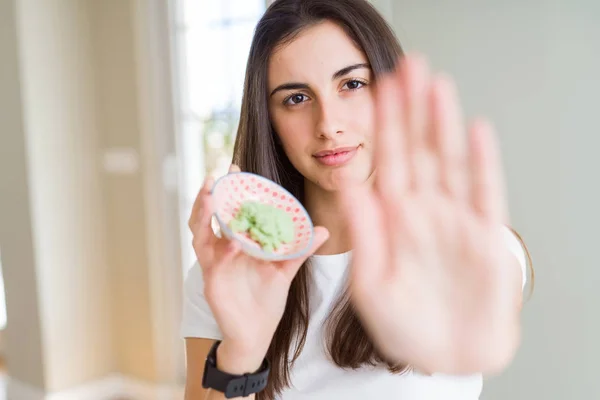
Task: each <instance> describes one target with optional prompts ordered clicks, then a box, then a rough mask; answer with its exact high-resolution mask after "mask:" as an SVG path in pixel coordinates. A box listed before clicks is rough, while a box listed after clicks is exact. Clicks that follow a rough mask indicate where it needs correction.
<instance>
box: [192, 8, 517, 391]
mask: <svg viewBox="0 0 600 400" xmlns="http://www.w3.org/2000/svg"><path fill="white" fill-rule="evenodd" d="M234 164H237V165H239V168H241V170H243V171H248V172H253V173H256V174H260V175H262V176H265V177H267V178H269V179H272V180H274V181H275V182H278V183H279V184H281V185H282V186H284V187H285V188H286V189H288V190H289V191H290V192H291V193H293V194H294V195H295V196H296V197H298V198H299V199H300V200H301V201H302V202H303V204H304V205H305V207H306V209H307V211H308V213H309V214H310V216H311V218H312V219H313V221H314V223H315V225H316V226H317V227H316V229H315V240H314V245H313V247H312V249H311V252H310V253H311V255H310V256H309V257H308V258H303V259H297V260H293V261H286V262H279V263H269V262H263V261H259V260H256V259H253V258H251V257H249V256H247V255H245V254H244V253H242V252H241V251H240V249H239V246H238V245H236V243H235V242H229V241H227V240H226V239H218V238H217V237H216V236H215V235H214V234H213V232H212V230H211V228H210V219H211V215H212V212H213V207H214V205H213V203H212V198H211V195H210V189H211V186H212V180H211V179H208V180H207V181H206V183H205V184H204V187H203V188H202V190H201V191H200V193H199V195H198V198H197V201H196V204H195V205H194V209H193V212H192V215H191V217H190V221H189V224H190V228H191V230H192V232H193V233H194V248H195V250H196V254H197V256H198V261H199V263H198V264H197V265H195V266H194V267H193V268H192V269H191V270H190V271H189V275H188V277H187V279H186V282H185V301H184V315H183V323H182V335H183V336H184V337H185V338H186V352H187V383H186V399H187V400H202V399H222V398H224V397H225V392H227V396H233V397H235V396H244V395H250V396H252V397H256V399H284V400H295V399H314V400H325V399H350V400H352V399H361V400H362V399H384V398H385V399H402V400H417V399H419V400H421V399H433V400H437V399H444V400H448V399H461V400H474V399H477V398H479V395H480V392H481V388H482V374H484V373H496V372H498V371H500V370H502V369H503V368H504V367H505V366H506V365H507V364H508V363H509V362H510V360H511V359H512V357H513V355H514V354H515V351H516V349H517V347H518V344H519V330H520V327H519V313H520V308H521V300H522V296H521V293H522V288H523V285H524V284H525V276H526V274H525V267H526V260H525V258H526V249H525V248H524V246H522V245H521V243H522V242H521V241H520V238H519V237H518V235H516V233H515V232H514V231H512V230H511V229H510V228H508V222H509V217H508V212H507V204H506V194H505V192H504V181H503V176H502V169H501V163H500V156H499V150H498V145H497V143H496V139H495V135H494V133H493V131H492V128H491V126H490V125H489V124H488V123H486V122H485V121H483V120H477V121H474V122H473V123H472V124H471V125H470V127H469V128H468V129H467V128H465V127H463V122H462V115H461V110H460V107H459V101H458V98H457V93H456V89H455V87H454V84H453V82H452V80H451V79H450V78H449V77H448V76H446V75H443V74H434V73H432V72H431V71H430V70H429V69H428V65H427V63H426V61H425V60H424V59H423V58H422V57H420V56H413V55H407V56H404V55H403V52H402V50H401V47H400V45H399V44H398V42H397V40H396V38H395V36H394V34H393V32H392V30H391V29H390V28H389V27H388V25H387V24H386V23H385V21H384V19H383V18H382V17H381V16H380V15H379V14H378V13H377V12H376V11H375V10H374V9H373V8H372V7H371V6H370V5H369V3H367V2H366V1H364V0H278V1H276V2H275V3H274V4H272V5H271V6H270V7H269V9H268V10H267V11H266V13H265V15H264V16H263V17H262V19H261V20H260V22H259V23H258V26H257V28H256V32H255V35H254V39H253V42H252V47H251V50H250V55H249V59H248V65H247V72H246V82H245V87H244V97H243V101H242V110H241V121H240V125H239V130H238V135H237V141H236V146H235V150H234ZM232 170H237V167H235V166H234V167H232ZM527 256H528V255H527ZM245 374H246V375H245ZM203 386H204V387H206V388H207V389H204V388H203Z"/></svg>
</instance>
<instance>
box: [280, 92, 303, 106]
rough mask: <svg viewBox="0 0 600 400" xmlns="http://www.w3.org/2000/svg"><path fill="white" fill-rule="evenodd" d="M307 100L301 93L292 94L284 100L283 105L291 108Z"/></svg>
mask: <svg viewBox="0 0 600 400" xmlns="http://www.w3.org/2000/svg"><path fill="white" fill-rule="evenodd" d="M307 98H308V96H306V95H304V94H301V93H297V94H293V95H291V96H290V97H288V98H287V99H285V101H284V103H285V104H286V105H289V106H293V105H296V104H300V103H302V102H303V101H305V99H307Z"/></svg>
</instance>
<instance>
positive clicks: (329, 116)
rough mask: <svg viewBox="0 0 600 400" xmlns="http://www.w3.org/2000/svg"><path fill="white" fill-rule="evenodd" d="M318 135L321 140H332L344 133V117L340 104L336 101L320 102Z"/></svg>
mask: <svg viewBox="0 0 600 400" xmlns="http://www.w3.org/2000/svg"><path fill="white" fill-rule="evenodd" d="M317 107H318V110H317V113H318V116H317V125H316V129H315V130H316V132H315V133H316V135H317V136H318V137H320V138H326V139H330V138H333V137H335V136H337V135H339V134H342V133H343V132H344V129H343V127H342V118H341V117H342V115H340V112H341V109H340V107H339V104H335V101H331V100H329V101H323V100H321V101H319V102H318V106H317Z"/></svg>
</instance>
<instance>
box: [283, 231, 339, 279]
mask: <svg viewBox="0 0 600 400" xmlns="http://www.w3.org/2000/svg"><path fill="white" fill-rule="evenodd" d="M327 239H329V231H328V230H327V228H325V227H323V226H316V227H315V233H314V238H313V242H312V246H311V248H310V250H309V251H308V252H307V255H306V256H303V257H300V258H298V259H295V260H289V261H284V262H283V263H282V264H281V269H282V271H283V272H284V273H285V275H286V276H287V278H289V280H290V281H291V280H292V279H294V276H296V273H297V272H298V270H299V269H300V267H301V266H302V264H304V262H305V261H306V260H307V259H308V257H310V256H311V255H313V254H314V253H315V252H316V251H317V250H318V249H319V247H321V246H322V245H323V243H325V242H326V241H327Z"/></svg>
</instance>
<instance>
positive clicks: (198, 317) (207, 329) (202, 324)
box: [180, 262, 223, 340]
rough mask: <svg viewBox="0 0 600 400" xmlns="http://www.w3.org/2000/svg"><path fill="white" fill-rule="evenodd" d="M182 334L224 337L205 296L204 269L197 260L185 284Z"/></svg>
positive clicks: (201, 336)
mask: <svg viewBox="0 0 600 400" xmlns="http://www.w3.org/2000/svg"><path fill="white" fill-rule="evenodd" d="M180 334H181V336H182V337H183V338H189V337H194V338H204V339H215V340H220V339H222V338H223V335H222V334H221V331H220V330H219V326H218V325H217V322H216V321H215V318H214V316H213V314H212V312H211V310H210V307H209V305H208V303H207V302H206V299H205V298H204V280H203V279H202V270H201V268H200V265H199V264H198V263H197V262H196V263H195V264H194V265H193V266H192V268H190V269H189V271H188V273H187V276H186V278H185V282H184V285H183V313H182V318H181V327H180Z"/></svg>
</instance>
